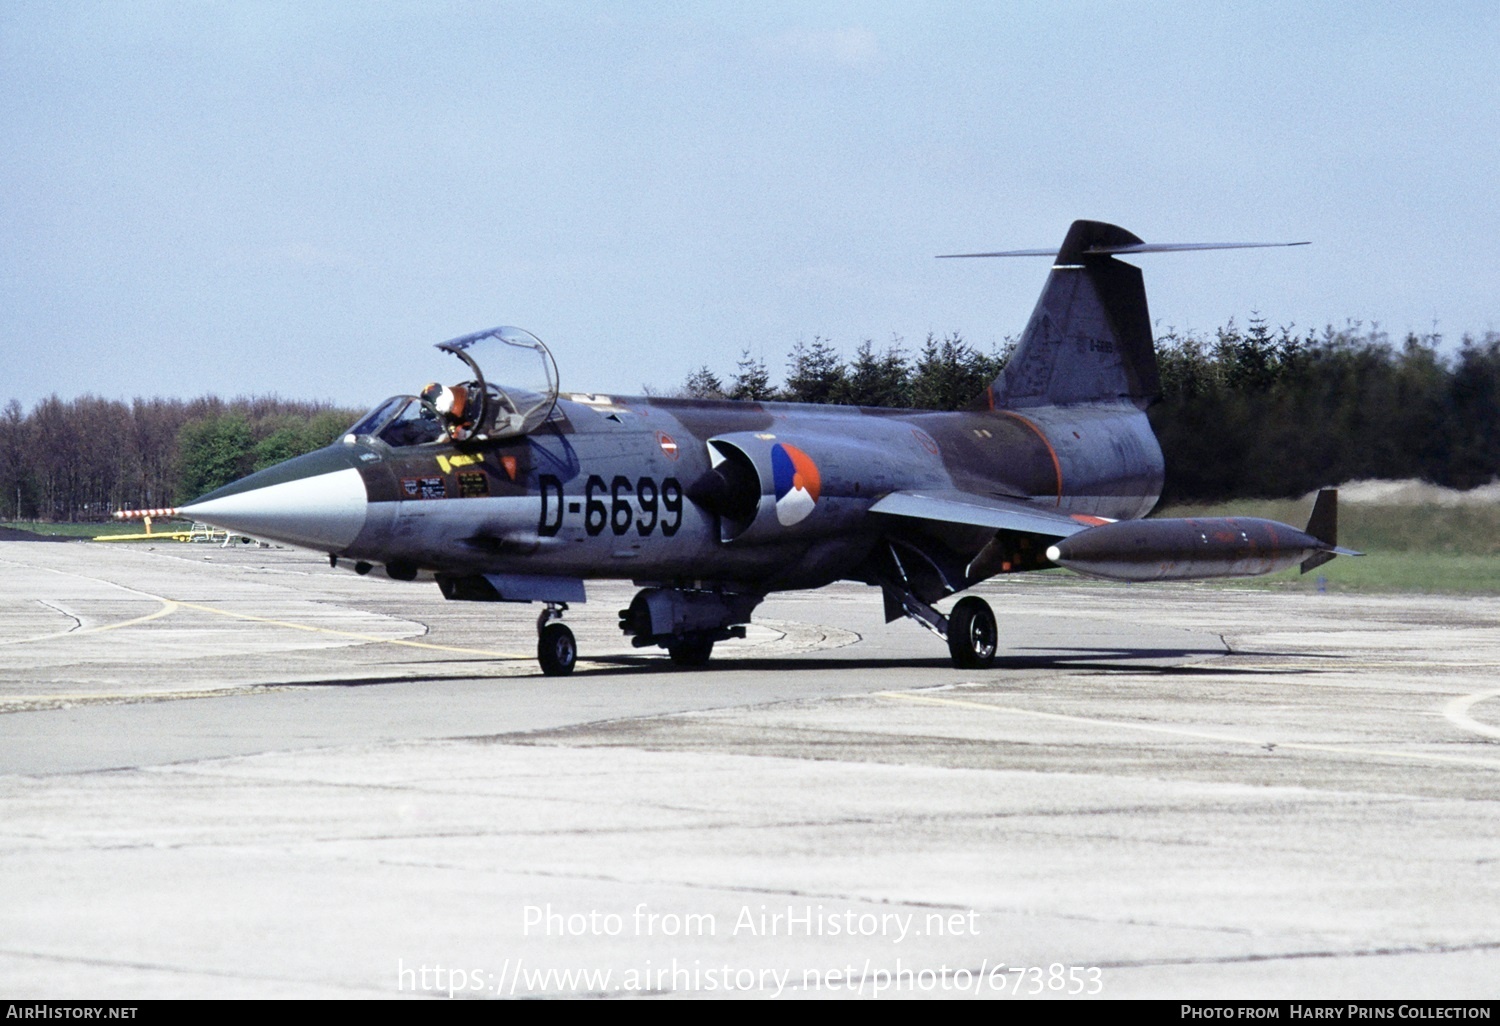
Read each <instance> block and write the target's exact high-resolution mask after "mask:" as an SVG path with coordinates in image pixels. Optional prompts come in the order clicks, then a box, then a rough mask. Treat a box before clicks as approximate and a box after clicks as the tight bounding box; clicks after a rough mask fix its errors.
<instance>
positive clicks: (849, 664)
mask: <svg viewBox="0 0 1500 1026" xmlns="http://www.w3.org/2000/svg"><path fill="white" fill-rule="evenodd" d="M1016 651H1017V653H1018V654H1014V655H1001V656H998V657H996V659H995V665H994V666H993V667H991V668H990V669H988V670H968V671H964V672H965V674H966V675H968V676H973V677H982V678H984V679H991V680H995V679H999V678H1000V677H1001V675H1002V674H1003V673H1004V671H1006V670H1072V671H1078V670H1086V671H1089V672H1095V673H1129V674H1135V675H1140V674H1154V675H1158V676H1215V677H1262V676H1266V675H1267V674H1275V675H1277V676H1304V675H1307V674H1317V673H1320V672H1322V671H1321V670H1320V669H1318V668H1314V667H1297V666H1281V667H1274V668H1272V667H1259V666H1257V667H1238V666H1223V665H1221V664H1219V663H1218V662H1213V663H1208V664H1203V663H1190V664H1187V665H1167V666H1162V665H1155V664H1152V663H1146V664H1144V665H1143V664H1142V662H1141V661H1142V660H1163V659H1185V658H1190V657H1193V656H1223V655H1227V654H1229V653H1226V652H1225V651H1224V650H1223V649H1222V648H1123V647H1104V648H1047V649H1039V650H1035V651H1036V653H1037V654H1035V655H1030V654H1023V653H1027V652H1029V651H1032V650H1028V649H1018V650H1016ZM1233 654H1234V655H1236V656H1256V657H1267V658H1277V657H1282V658H1286V657H1293V656H1296V655H1301V654H1304V653H1295V652H1270V651H1255V652H1235V653H1233ZM1319 658H1320V659H1342V658H1344V657H1343V656H1320V657H1319ZM494 662H495V660H491V659H485V658H482V657H481V658H471V659H445V660H443V664H444V665H447V666H459V665H462V664H473V665H476V666H486V665H493V664H494ZM922 669H926V670H940V671H944V672H948V673H951V672H953V664H952V663H951V662H950V661H949V660H947V659H944V658H941V657H938V656H933V657H931V658H925V659H912V658H898V657H891V658H879V659H871V658H860V657H851V658H840V657H839V656H838V655H837V654H835V653H829V654H826V655H821V656H816V657H808V656H800V657H787V658H768V657H746V658H735V657H734V656H733V655H725V656H723V657H720V658H716V659H715V660H714V661H713V663H711V664H710V665H709V666H706V667H675V666H673V665H672V664H671V663H670V662H669V661H668V660H666V659H664V658H663V657H662V656H660V655H655V654H652V655H608V656H595V657H593V658H590V659H588V660H586V662H585V663H584V664H583V665H580V666H579V668H578V670H577V676H578V677H621V676H635V675H639V674H647V673H655V674H661V673H669V674H672V675H673V676H679V675H680V676H683V677H689V676H696V677H700V678H702V679H703V680H704V681H705V683H708V682H711V681H712V680H713V678H714V677H715V676H716V675H724V674H731V673H747V672H748V673H767V672H782V673H785V672H787V671H799V670H806V671H819V672H822V673H828V672H830V671H835V672H836V671H840V670H922ZM535 676H536V675H534V674H526V675H523V676H518V677H490V676H488V675H480V674H476V673H465V672H463V671H461V670H460V671H458V672H451V673H428V674H416V675H409V674H400V675H397V674H392V675H390V676H371V677H355V678H345V679H340V680H323V681H292V682H286V683H278V684H269V685H266V687H307V688H324V687H326V688H362V687H375V686H379V685H389V684H441V683H452V682H457V681H477V682H488V681H501V680H504V681H519V680H531V679H534V678H535Z"/></svg>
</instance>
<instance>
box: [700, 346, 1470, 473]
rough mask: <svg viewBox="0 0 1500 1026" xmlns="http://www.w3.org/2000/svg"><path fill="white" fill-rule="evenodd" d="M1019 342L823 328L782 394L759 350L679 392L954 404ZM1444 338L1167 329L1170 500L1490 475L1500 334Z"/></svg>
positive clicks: (1160, 421)
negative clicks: (842, 336) (848, 339)
mask: <svg viewBox="0 0 1500 1026" xmlns="http://www.w3.org/2000/svg"><path fill="white" fill-rule="evenodd" d="M1012 347H1013V343H1012V340H1009V339H1008V340H1006V343H1005V345H1004V347H1003V348H1002V349H1001V350H1000V351H998V352H991V353H983V352H980V351H978V350H976V349H975V348H973V347H972V346H970V345H969V344H968V343H966V342H964V340H963V338H962V337H961V336H959V335H957V334H954V335H948V336H945V337H943V338H936V337H934V336H931V335H929V336H928V338H927V340H926V342H925V343H924V344H923V346H922V348H921V349H920V351H919V352H918V353H917V354H916V355H915V356H912V355H910V354H908V353H907V352H906V350H905V349H904V347H903V345H902V343H901V340H900V339H895V340H893V342H892V343H891V345H889V346H888V347H886V349H885V350H884V351H883V352H877V351H876V350H875V347H874V344H873V343H871V342H868V341H867V342H865V343H864V344H863V345H861V346H860V347H859V348H858V350H857V351H856V352H855V355H854V358H853V359H852V360H849V361H847V362H846V361H844V360H843V359H842V358H841V357H840V356H839V353H838V351H837V349H835V348H834V346H833V345H832V344H831V343H829V342H828V341H827V340H825V339H821V338H819V339H814V340H813V342H812V344H811V345H807V344H804V343H798V344H797V345H796V346H794V347H793V349H792V352H791V355H790V358H789V359H788V361H787V375H786V380H785V383H784V384H783V385H782V386H781V387H780V388H776V387H773V386H772V385H771V383H770V376H769V374H768V373H767V372H766V366H765V361H764V360H752V359H751V358H750V356H749V354H748V353H746V354H744V355H743V356H742V357H741V359H740V362H739V365H738V369H737V370H736V372H735V373H734V374H733V375H732V376H731V377H730V378H729V379H728V381H727V383H726V382H725V381H723V380H722V379H720V378H719V377H718V376H717V375H716V374H715V373H714V372H713V371H712V370H711V369H710V368H708V367H706V366H705V367H701V368H699V369H698V370H697V371H694V372H693V373H692V374H691V375H689V376H688V378H687V380H686V381H685V382H684V383H683V385H682V386H681V388H680V389H678V394H681V395H687V396H697V397H705V398H708V397H726V398H731V399H782V400H786V401H790V402H827V403H846V404H850V405H857V406H905V407H912V408H918V409H937V410H952V409H957V408H959V407H961V406H963V405H965V404H966V403H968V402H969V401H970V400H972V399H974V398H975V397H976V396H978V395H979V394H980V393H981V392H983V390H984V388H985V386H986V385H988V384H989V383H990V382H991V381H992V380H994V378H995V376H996V374H998V373H999V371H1000V368H1001V367H1003V366H1004V364H1005V359H1006V357H1007V356H1008V355H1009V352H1010V350H1011V348H1012ZM1443 348H1444V347H1443V345H1442V339H1441V337H1439V336H1437V335H1435V334H1433V335H1426V336H1418V335H1414V334H1413V335H1408V336H1407V337H1406V338H1405V339H1403V340H1402V341H1401V342H1400V343H1399V344H1397V343H1394V342H1393V341H1392V340H1391V339H1390V337H1389V336H1388V335H1387V334H1386V333H1385V332H1382V331H1381V330H1379V328H1378V326H1377V327H1372V328H1368V329H1367V328H1364V327H1363V326H1361V325H1359V324H1357V323H1351V324H1349V325H1346V326H1345V327H1344V328H1341V329H1336V328H1333V327H1327V328H1324V329H1323V330H1322V331H1319V332H1307V333H1304V334H1298V333H1296V332H1294V331H1293V330H1292V329H1291V328H1289V327H1286V328H1281V329H1279V330H1273V329H1272V328H1271V327H1270V326H1269V325H1268V324H1267V322H1266V321H1265V320H1264V319H1262V318H1259V317H1253V318H1251V320H1250V322H1249V325H1248V326H1247V327H1245V328H1243V329H1242V328H1240V327H1237V326H1236V325H1235V323H1234V322H1233V321H1230V323H1229V324H1227V325H1226V326H1224V327H1222V328H1220V329H1218V330H1217V331H1216V332H1214V333H1213V334H1212V335H1207V336H1204V335H1194V334H1178V333H1176V332H1170V333H1168V334H1166V335H1163V336H1161V337H1160V338H1158V339H1157V341H1156V350H1157V361H1158V364H1159V366H1160V370H1161V377H1162V393H1163V395H1162V401H1161V402H1159V403H1157V404H1156V405H1155V406H1153V407H1152V409H1151V411H1150V416H1151V423H1152V426H1153V427H1154V428H1155V430H1156V433H1157V437H1158V439H1159V440H1160V441H1161V445H1162V451H1163V454H1164V455H1165V457H1166V463H1167V481H1166V489H1165V496H1166V498H1167V499H1168V500H1171V501H1217V500H1222V499H1229V498H1236V497H1251V496H1257V497H1266V498H1275V497H1285V496H1296V495H1304V494H1306V493H1307V492H1309V491H1311V490H1313V489H1314V488H1317V487H1320V486H1323V485H1328V484H1337V483H1339V482H1342V481H1351V480H1358V479H1360V478H1411V477H1416V478H1422V479H1424V480H1427V481H1431V482H1433V483H1436V484H1441V485H1446V486H1448V487H1452V488H1472V487H1475V486H1477V485H1480V484H1485V483H1488V482H1489V481H1491V480H1493V479H1494V478H1495V477H1496V475H1497V474H1500V333H1496V332H1488V333H1486V334H1485V335H1484V336H1483V337H1482V338H1475V337H1473V336H1468V335H1466V336H1464V338H1463V339H1462V341H1461V343H1460V344H1459V346H1458V347H1457V349H1456V351H1450V352H1446V353H1445V352H1443ZM1450 348H1451V347H1450Z"/></svg>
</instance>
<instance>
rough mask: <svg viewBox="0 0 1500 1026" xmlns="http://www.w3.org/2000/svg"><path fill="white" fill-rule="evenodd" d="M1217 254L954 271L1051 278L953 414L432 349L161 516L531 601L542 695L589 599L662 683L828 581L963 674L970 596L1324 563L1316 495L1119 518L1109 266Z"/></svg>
mask: <svg viewBox="0 0 1500 1026" xmlns="http://www.w3.org/2000/svg"><path fill="white" fill-rule="evenodd" d="M1244 245H1259V244H1250V243H1222V244H1201V243H1200V244H1148V243H1145V242H1142V240H1141V239H1139V238H1137V237H1136V236H1134V235H1132V234H1131V233H1129V232H1127V231H1125V230H1124V229H1122V228H1119V227H1116V226H1114V225H1109V224H1104V223H1102V222H1096V221H1077V222H1075V223H1074V224H1073V225H1072V227H1071V228H1070V229H1069V231H1068V234H1067V236H1066V238H1065V240H1064V241H1063V244H1062V247H1061V248H1060V249H1059V250H1055V251H1054V250H1050V249H1049V250H1019V251H1008V252H1003V253H975V254H954V255H955V256H1029V255H1045V256H1052V257H1055V260H1054V263H1053V266H1052V269H1051V272H1050V274H1049V275H1048V278H1047V282H1046V285H1045V287H1044V288H1043V290H1042V294H1041V298H1040V299H1039V301H1038V302H1037V305H1036V309H1035V311H1034V312H1033V313H1032V315H1031V319H1030V321H1029V322H1028V324H1027V326H1026V329H1025V332H1024V333H1023V334H1022V336H1021V339H1020V342H1019V344H1018V345H1017V347H1016V349H1015V351H1014V353H1013V355H1012V356H1011V358H1010V360H1009V361H1008V362H1007V363H1006V365H1005V368H1004V370H1003V371H1002V372H1001V373H1000V376H999V377H997V378H996V379H995V381H994V383H993V384H992V385H990V386H989V387H988V388H987V389H985V391H984V393H983V394H982V395H979V396H977V397H976V398H975V399H974V401H973V402H972V403H971V404H970V405H969V407H968V408H967V409H965V410H963V411H960V412H954V413H947V412H941V413H940V412H932V411H927V410H906V409H874V408H861V407H834V406H819V405H806V404H797V403H776V402H730V401H718V400H703V399H673V398H660V397H654V396H653V397H629V398H627V397H621V396H610V395H591V394H584V393H567V394H563V393H559V391H558V378H557V369H556V364H555V362H554V360H553V357H552V354H551V353H550V352H549V351H548V349H547V347H546V346H545V345H544V344H543V343H542V342H541V341H540V340H539V339H537V338H536V337H535V336H534V335H532V334H530V333H529V332H526V331H524V330H521V329H519V328H510V327H505V328H495V329H492V330H489V331H481V332H478V333H475V334H472V335H467V336H465V337H463V338H457V339H453V340H451V341H447V342H442V343H439V344H438V346H437V348H438V349H439V350H441V351H442V352H443V353H444V354H446V355H447V356H449V357H451V358H452V360H449V361H445V362H446V363H448V365H449V367H450V368H451V369H452V370H453V373H454V374H455V375H456V376H457V377H458V378H459V379H460V380H459V381H458V383H457V384H454V385H442V384H439V383H434V384H433V385H431V386H429V387H428V388H427V389H424V390H422V394H420V395H399V396H395V397H393V398H391V399H388V400H386V401H385V402H383V403H381V404H380V405H378V406H377V407H375V409H374V410H372V411H371V412H370V413H369V414H368V415H366V416H365V417H363V418H361V419H360V421H359V422H358V423H356V424H355V425H354V426H352V427H351V428H350V429H349V431H348V432H347V433H346V434H345V435H344V436H343V437H342V438H340V439H339V440H338V441H336V442H335V443H334V444H332V445H330V446H328V447H327V448H324V449H320V450H318V451H316V452H312V453H309V454H307V455H305V456H300V457H297V458H296V459H292V460H288V461H287V462H285V463H282V464H280V465H278V466H275V467H272V468H270V469H267V470H263V471H260V472H259V473H256V474H252V475H250V476H249V477H246V478H244V479H243V480H240V481H238V482H235V483H233V484H230V485H228V486H226V487H224V488H220V489H218V490H217V491H214V492H211V493H209V494H208V495H205V496H203V497H202V498H199V499H197V500H195V501H193V502H192V503H190V504H188V505H187V506H185V507H183V508H182V509H181V513H182V515H184V516H190V517H192V518H193V519H195V520H198V521H203V522H205V523H209V524H213V525H215V526H218V527H222V528H225V529H227V530H229V531H233V532H238V533H242V534H246V535H250V536H254V537H256V538H261V539H267V540H272V541H277V542H283V543H286V544H290V545H294V546H301V547H304V548H308V549H314V550H317V551H319V552H323V553H326V554H327V555H328V559H329V562H330V563H331V564H332V565H334V566H336V567H348V568H350V569H352V570H353V571H354V572H355V573H358V574H366V573H369V572H371V571H372V570H374V569H375V568H377V567H379V568H380V569H381V570H382V572H383V573H385V574H386V575H387V576H388V577H391V578H393V579H395V580H398V581H412V580H417V579H419V578H420V579H424V580H433V581H435V582H436V583H437V586H438V587H439V588H440V589H441V590H442V594H443V596H444V597H445V598H448V599H451V600H454V601H469V602H520V603H540V604H541V605H542V607H543V608H542V611H541V615H540V616H539V618H538V621H537V632H538V640H537V658H538V661H539V662H540V664H541V668H542V671H543V672H544V673H546V674H548V675H554V676H555V675H562V674H567V673H570V672H572V670H573V668H574V665H575V663H576V661H577V657H578V648H577V644H576V643H575V640H574V637H573V634H572V632H571V631H570V630H569V629H568V627H567V626H566V624H564V623H563V622H562V616H563V614H564V612H566V611H567V610H568V609H569V607H570V606H571V605H573V604H576V603H581V602H584V601H585V598H586V595H587V590H586V582H587V581H590V580H601V579H623V580H629V581H631V582H633V583H634V584H636V585H637V586H639V587H640V589H641V590H640V592H639V593H638V594H637V595H636V596H635V598H634V599H633V601H632V602H631V603H630V605H629V607H628V608H626V609H624V610H621V611H620V629H621V630H622V631H623V632H624V633H625V634H626V635H627V636H629V637H630V638H631V640H632V644H634V645H635V646H637V647H653V646H654V647H658V648H662V649H665V650H666V652H667V654H668V655H669V656H670V657H671V660H672V661H673V662H674V663H677V664H679V665H682V666H702V665H704V664H706V663H707V662H708V661H709V659H710V656H711V654H712V651H713V648H714V645H715V643H716V642H719V641H722V640H725V639H728V638H742V637H744V636H745V627H746V625H747V624H748V623H749V622H750V619H751V616H752V614H753V613H754V611H755V608H756V607H757V606H758V605H759V604H760V603H761V601H762V600H763V599H764V598H765V597H766V596H767V595H769V594H771V593H772V592H777V591H787V590H793V589H805V588H819V587H822V586H824V585H826V584H830V583H832V582H834V581H842V580H852V581H860V582H864V583H865V584H869V585H872V586H875V587H878V588H880V589H881V591H882V592H883V594H884V600H885V603H884V604H885V618H886V620H887V622H889V621H891V620H895V619H897V618H899V617H902V616H906V617H910V618H912V619H914V620H916V621H917V622H918V623H919V624H921V625H922V626H924V627H926V628H928V629H929V630H931V631H932V632H933V633H935V634H937V635H938V636H939V637H941V638H943V639H944V640H946V642H947V644H948V649H949V652H950V654H951V656H952V659H953V662H954V664H955V665H957V666H959V667H964V668H985V667H988V666H990V665H991V664H992V663H993V662H994V659H995V654H996V649H997V645H998V630H997V626H996V623H995V616H994V613H993V611H992V610H991V609H990V606H989V605H988V603H986V602H985V601H984V600H983V599H981V598H979V597H977V596H973V595H970V596H966V597H963V598H961V599H959V600H958V602H957V603H956V604H955V605H954V606H952V608H951V609H950V611H949V612H947V613H946V614H944V613H942V612H940V611H939V610H938V608H937V605H938V604H939V603H941V602H943V600H945V599H946V598H948V597H949V596H952V595H957V594H959V593H961V592H963V591H965V590H966V589H969V588H972V587H973V586H974V585H976V584H978V583H979V582H981V581H985V580H989V579H990V578H993V577H997V576H1002V575H1006V574H1015V573H1025V572H1030V571H1035V570H1043V569H1047V568H1051V567H1057V566H1063V567H1068V568H1070V569H1072V570H1074V571H1077V572H1080V573H1084V574H1090V575H1094V576H1098V577H1104V578H1110V579H1115V580H1127V581H1144V580H1180V579H1188V578H1199V577H1216V576H1226V577H1234V576H1249V575H1254V574H1263V573H1270V572H1273V571H1277V570H1282V569H1285V568H1287V567H1290V566H1292V565H1294V564H1297V563H1300V564H1301V565H1302V568H1303V571H1304V572H1305V571H1306V570H1308V569H1311V568H1312V567H1314V566H1317V565H1319V564H1321V563H1323V562H1325V561H1327V560H1329V559H1332V558H1333V556H1334V555H1335V554H1339V553H1348V550H1346V549H1342V548H1340V547H1339V546H1338V545H1337V542H1336V537H1335V535H1336V520H1337V515H1336V507H1335V496H1334V495H1333V493H1331V492H1329V493H1325V494H1324V495H1322V496H1320V499H1319V501H1318V503H1317V505H1316V507H1315V511H1314V514H1313V517H1312V520H1311V521H1310V522H1309V524H1308V526H1307V528H1306V530H1298V529H1297V528H1295V527H1292V526H1290V525H1287V524H1280V523H1275V522H1273V521H1266V520H1257V519H1245V518H1217V519H1197V520H1173V519H1154V520H1146V519H1143V518H1144V517H1145V516H1146V515H1147V514H1148V513H1150V512H1151V509H1152V507H1153V506H1154V505H1155V504H1156V501H1157V499H1158V498H1159V496H1160V494H1161V486H1162V469H1163V468H1162V453H1161V448H1160V447H1159V446H1158V444H1157V441H1156V438H1155V436H1154V435H1153V434H1152V431H1151V427H1150V425H1149V423H1148V422H1147V419H1146V414H1145V410H1146V408H1147V406H1148V405H1149V404H1150V403H1151V402H1152V401H1153V400H1154V399H1156V398H1157V396H1158V393H1159V392H1160V382H1159V379H1158V375H1157V366H1156V356H1155V351H1154V348H1153V342H1152V337H1151V328H1150V324H1151V321H1150V317H1149V315H1148V313H1147V308H1146V293H1145V289H1144V287H1143V285H1142V279H1141V273H1140V270H1139V269H1138V268H1137V267H1135V266H1134V265H1132V264H1127V263H1125V262H1123V261H1121V260H1120V259H1119V257H1121V256H1124V255H1129V254H1135V253H1150V252H1159V251H1166V250H1173V249H1211V248H1237V247H1239V246H1244ZM1288 245H1292V244H1288ZM455 362H456V364H457V366H454V363H455ZM518 368H519V369H518Z"/></svg>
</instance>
